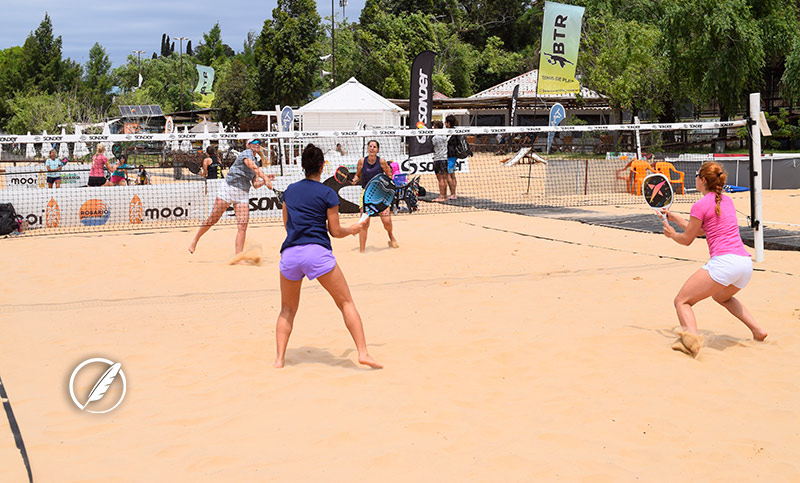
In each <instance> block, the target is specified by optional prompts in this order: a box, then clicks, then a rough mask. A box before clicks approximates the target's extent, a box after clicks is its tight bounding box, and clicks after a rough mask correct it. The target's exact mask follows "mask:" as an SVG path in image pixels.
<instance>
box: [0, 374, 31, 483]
mask: <svg viewBox="0 0 800 483" xmlns="http://www.w3.org/2000/svg"><path fill="white" fill-rule="evenodd" d="M0 398H2V399H3V407H4V408H5V410H6V417H7V418H8V425H9V426H11V432H12V433H14V442H15V443H16V444H17V449H19V452H20V454H21V455H22V461H23V463H25V470H26V471H27V472H28V481H29V482H30V483H33V473H32V472H31V462H30V460H29V459H28V452H27V451H26V450H25V442H24V441H23V440H22V433H20V431H19V424H17V418H16V417H15V416H14V410H13V409H11V401H10V400H9V399H8V394H6V388H5V386H4V385H3V379H2V378H0Z"/></svg>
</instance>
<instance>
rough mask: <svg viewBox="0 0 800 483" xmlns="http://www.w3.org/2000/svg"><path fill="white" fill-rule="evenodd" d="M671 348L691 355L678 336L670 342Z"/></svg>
mask: <svg viewBox="0 0 800 483" xmlns="http://www.w3.org/2000/svg"><path fill="white" fill-rule="evenodd" d="M672 350H674V351H681V352H683V353H684V354H686V355H687V356H690V355H692V352H691V351H690V350H689V349H688V348H687V347H686V346H685V345H683V342H682V341H681V339H680V337H678V338H677V339H675V342H673V343H672Z"/></svg>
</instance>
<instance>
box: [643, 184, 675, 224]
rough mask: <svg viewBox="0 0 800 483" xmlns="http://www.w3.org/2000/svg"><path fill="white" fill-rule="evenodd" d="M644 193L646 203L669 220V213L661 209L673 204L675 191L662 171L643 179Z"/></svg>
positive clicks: (665, 219)
mask: <svg viewBox="0 0 800 483" xmlns="http://www.w3.org/2000/svg"><path fill="white" fill-rule="evenodd" d="M642 195H643V196H644V201H645V203H647V205H648V206H650V208H652V209H654V210H655V211H656V213H658V214H659V215H661V218H663V219H664V221H667V215H665V214H664V213H662V212H661V211H662V210H666V209H669V207H670V206H672V199H673V192H672V184H671V183H670V182H669V179H668V178H667V177H666V176H664V175H663V174H661V173H655V174H651V175H649V176H647V177H646V178H645V179H644V181H642Z"/></svg>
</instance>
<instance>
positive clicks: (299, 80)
mask: <svg viewBox="0 0 800 483" xmlns="http://www.w3.org/2000/svg"><path fill="white" fill-rule="evenodd" d="M321 39H322V27H321V25H320V17H319V14H318V13H317V7H316V2H314V0H278V6H277V7H276V8H275V9H273V10H272V19H271V20H267V21H265V22H264V28H263V29H262V30H261V36H260V37H259V38H258V40H257V41H256V45H255V54H256V62H257V66H258V67H257V69H258V95H259V107H264V108H266V107H272V106H274V105H275V104H280V105H282V106H297V105H300V104H303V103H305V101H307V100H308V99H309V98H310V97H311V92H312V91H313V89H314V85H315V76H317V75H318V69H319V67H320V60H319V54H318V52H320V51H321V50H322V47H321V45H320V41H321Z"/></svg>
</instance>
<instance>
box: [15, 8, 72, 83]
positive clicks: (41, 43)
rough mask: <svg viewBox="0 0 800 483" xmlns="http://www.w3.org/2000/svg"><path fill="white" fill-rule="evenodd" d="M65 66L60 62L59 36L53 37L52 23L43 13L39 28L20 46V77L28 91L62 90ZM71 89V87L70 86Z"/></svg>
mask: <svg viewBox="0 0 800 483" xmlns="http://www.w3.org/2000/svg"><path fill="white" fill-rule="evenodd" d="M64 71H65V66H64V64H63V62H62V60H61V36H58V37H53V23H52V22H51V21H50V16H49V15H48V14H47V13H45V14H44V20H42V22H41V23H40V24H39V27H38V28H37V29H36V30H35V31H33V32H31V33H30V35H28V38H27V39H25V44H24V45H23V46H22V75H23V78H24V79H25V85H26V87H28V88H29V89H39V90H41V91H43V92H48V93H52V92H57V91H59V90H62V89H63V88H64V87H65V85H64V82H63V81H64V80H65V79H62V76H63V75H64V73H65V72H64ZM70 87H71V86H70Z"/></svg>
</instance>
